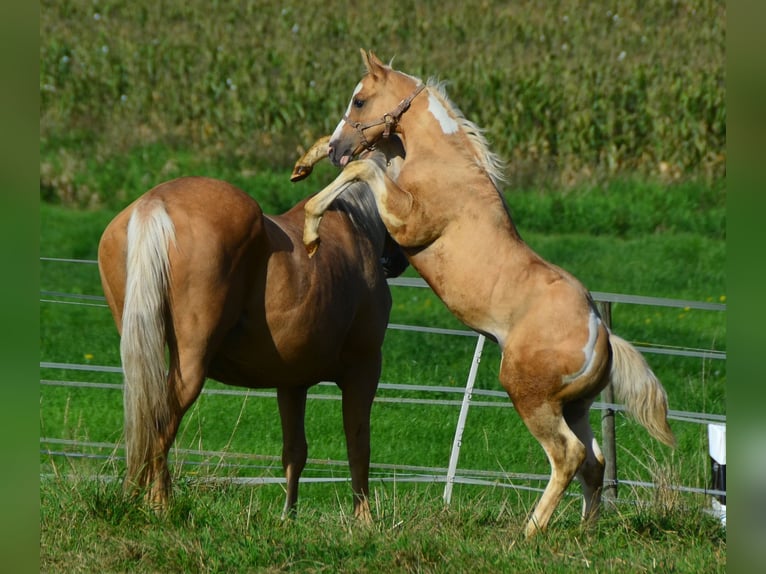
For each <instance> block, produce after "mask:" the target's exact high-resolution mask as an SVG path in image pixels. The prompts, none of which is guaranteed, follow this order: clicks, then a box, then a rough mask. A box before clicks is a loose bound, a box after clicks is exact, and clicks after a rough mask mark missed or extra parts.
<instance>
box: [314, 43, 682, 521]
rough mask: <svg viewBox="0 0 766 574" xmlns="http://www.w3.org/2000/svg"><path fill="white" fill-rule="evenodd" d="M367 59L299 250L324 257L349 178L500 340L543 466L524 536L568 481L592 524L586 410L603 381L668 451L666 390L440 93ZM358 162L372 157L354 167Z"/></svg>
mask: <svg viewBox="0 0 766 574" xmlns="http://www.w3.org/2000/svg"><path fill="white" fill-rule="evenodd" d="M362 59H363V60H364V64H365V66H366V68H367V74H366V75H365V76H364V77H363V78H362V80H361V81H360V82H359V83H358V84H357V86H356V88H355V90H354V92H353V96H352V98H351V102H350V103H349V105H348V109H347V111H346V113H345V115H344V116H343V119H342V120H341V121H340V123H339V124H338V126H337V128H336V129H335V132H334V133H333V134H332V136H331V139H330V143H329V149H327V150H326V151H327V152H328V153H329V156H330V159H331V160H332V162H333V163H334V164H336V165H339V166H342V167H345V169H344V171H343V172H341V174H340V175H339V176H338V178H337V179H336V180H335V181H334V182H333V183H332V184H330V185H329V186H328V187H326V188H325V189H323V190H322V191H321V192H319V194H317V195H316V196H314V197H313V198H312V199H311V200H310V201H309V202H308V203H307V204H306V224H305V228H304V243H305V244H306V247H307V249H308V251H309V252H310V253H313V252H315V251H316V256H319V255H320V254H321V252H322V249H323V246H324V242H323V243H322V247H321V248H319V249H317V247H318V245H319V243H318V242H319V235H318V229H319V223H320V220H321V219H322V214H323V213H324V212H325V209H326V208H327V207H328V206H329V204H330V203H331V202H332V201H333V200H334V199H335V198H336V197H337V196H338V195H340V194H341V193H343V192H344V190H345V189H346V187H347V185H348V184H349V182H355V181H365V182H367V183H368V184H369V185H370V187H371V189H372V191H373V193H374V195H375V200H376V201H377V204H378V211H379V212H380V214H381V217H382V218H383V221H384V223H385V225H386V228H387V229H388V231H389V233H390V234H391V236H392V237H393V239H394V240H395V241H396V242H397V243H398V244H399V245H400V246H401V247H402V249H403V250H404V252H405V254H406V255H407V258H408V259H409V261H410V263H411V264H412V266H413V267H415V269H417V271H418V272H419V273H420V275H421V276H422V277H423V278H424V279H425V280H426V282H428V284H429V285H430V286H431V288H432V289H433V290H434V292H435V293H436V294H437V295H438V296H439V297H440V298H441V300H442V301H443V302H444V303H445V305H446V306H447V307H448V308H449V309H450V311H452V313H453V314H455V315H456V316H457V317H458V318H459V319H460V320H462V321H463V322H464V323H465V324H466V325H468V326H469V327H471V328H473V329H474V330H476V331H478V332H480V333H483V334H485V335H486V336H487V337H488V338H490V339H491V340H494V341H495V342H497V343H498V344H499V345H500V348H501V350H502V362H501V365H500V373H499V379H500V383H501V385H502V386H503V388H504V389H505V390H506V392H507V393H508V395H509V397H510V398H511V400H512V401H513V404H514V406H515V408H516V411H517V412H518V413H519V416H520V417H521V418H522V420H523V421H524V423H525V425H526V426H527V428H528V429H529V431H530V432H531V433H532V435H534V437H535V438H536V439H537V440H538V441H539V442H540V444H541V446H542V447H543V450H544V451H545V453H546V455H547V457H548V460H549V462H550V465H551V477H550V480H549V482H548V485H547V486H546V488H545V491H544V492H543V494H542V496H541V498H540V500H539V501H538V503H537V505H536V506H535V509H534V511H533V513H532V516H531V517H530V520H529V522H528V523H527V526H526V529H525V534H526V535H527V536H531V535H533V534H534V533H536V532H537V531H540V530H544V529H545V528H546V527H547V525H548V522H549V520H550V518H551V515H552V513H553V511H554V509H555V508H556V506H557V505H558V503H559V502H560V500H561V498H562V496H563V494H564V491H565V490H566V488H567V487H568V485H569V484H570V482H571V481H572V479H573V478H574V477H575V476H576V477H577V478H578V479H579V481H580V483H581V484H582V488H583V496H584V503H583V511H582V516H583V519H595V518H596V517H597V515H598V511H599V506H600V502H601V489H602V483H603V476H604V457H603V455H602V453H601V451H600V449H599V447H598V444H597V442H596V440H595V438H594V436H593V432H592V430H591V428H590V423H589V420H588V412H589V409H590V406H591V404H592V403H593V401H594V400H595V398H596V397H597V395H598V394H599V393H600V392H601V390H602V389H603V388H604V387H605V386H606V385H607V383H609V382H610V381H611V383H612V384H613V386H614V390H615V393H616V395H617V397H618V399H619V400H621V401H623V402H624V403H625V404H626V407H627V409H628V411H629V412H631V413H632V414H633V415H634V416H635V417H636V418H637V419H638V421H639V422H640V423H641V424H642V425H644V426H645V427H646V428H647V429H648V431H649V432H650V433H651V434H652V435H653V436H654V437H656V438H657V439H658V440H660V441H662V442H664V443H665V444H668V445H671V446H672V445H673V444H674V443H675V438H674V436H673V433H672V431H671V429H670V427H669V425H668V423H667V408H668V406H667V395H666V393H665V390H664V389H663V387H662V385H661V384H660V382H659V381H658V380H657V378H656V376H655V375H654V373H653V372H652V371H651V369H650V368H649V366H648V365H647V364H646V361H645V360H644V359H643V357H642V355H641V354H640V353H639V352H638V351H637V350H636V349H635V348H634V347H633V346H631V345H630V344H629V343H627V342H626V341H625V340H623V339H621V338H620V337H617V336H616V335H614V334H612V333H610V331H609V329H607V326H606V325H604V323H603V322H602V320H601V318H600V316H599V314H598V312H597V310H596V308H595V306H594V303H593V301H592V299H591V297H590V294H589V293H588V291H587V290H586V289H585V288H584V287H583V286H582V285H581V284H580V282H579V281H578V280H577V279H575V278H574V277H573V276H572V275H570V274H569V273H567V272H566V271H564V270H563V269H560V268H559V267H556V266H555V265H552V264H551V263H548V262H547V261H545V260H543V259H542V258H541V257H540V256H539V255H537V254H536V253H535V252H534V251H532V249H531V248H530V247H529V246H527V245H526V244H525V243H524V241H523V240H522V239H521V237H520V236H519V233H518V232H517V230H516V228H515V226H514V224H513V222H512V220H511V217H510V214H509V212H508V209H507V207H506V205H505V202H504V200H503V197H502V195H501V193H500V191H499V189H498V181H499V179H501V169H500V163H499V161H498V159H497V157H496V156H495V155H494V154H492V153H491V152H490V151H489V149H488V146H487V142H486V140H485V138H484V137H483V135H482V132H481V130H479V129H478V128H477V126H476V125H475V124H473V123H472V122H470V121H468V120H467V119H466V118H465V117H464V116H463V114H462V113H461V112H460V111H459V110H458V109H457V107H456V106H455V105H454V104H452V103H451V102H450V101H449V99H448V98H447V96H446V94H445V92H444V90H443V89H442V87H441V86H440V85H438V84H434V83H433V82H429V83H427V84H424V83H423V82H422V81H421V80H419V79H417V78H414V77H412V76H410V75H407V74H404V73H401V72H398V71H396V70H393V69H392V68H391V67H389V66H387V65H385V64H383V63H382V62H381V61H380V60H379V59H378V58H377V57H375V55H374V54H372V53H369V54H368V53H366V52H364V51H362ZM392 134H396V136H397V137H398V138H400V139H401V141H402V143H403V145H404V150H405V154H404V159H403V161H402V162H401V165H400V166H399V169H398V173H397V177H396V178H395V180H393V179H392V178H390V177H387V175H386V173H385V172H384V171H383V169H382V168H381V163H380V162H379V161H377V160H376V158H375V157H374V153H375V152H374V149H373V148H374V146H375V145H377V143H378V142H380V141H385V139H386V138H388V137H390V136H391V135H392ZM360 153H364V154H368V155H369V154H372V155H373V157H367V158H362V159H359V160H358V161H353V162H351V161H350V160H351V159H352V158H353V157H354V156H356V155H358V154H360ZM323 233H324V228H323Z"/></svg>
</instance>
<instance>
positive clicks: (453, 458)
mask: <svg viewBox="0 0 766 574" xmlns="http://www.w3.org/2000/svg"><path fill="white" fill-rule="evenodd" d="M485 339H486V338H485V337H484V335H479V340H478V341H476V349H475V350H474V352H473V360H472V361H471V369H470V371H469V372H468V380H467V381H466V383H465V392H464V393H463V403H462V404H461V405H460V416H459V417H458V419H457V426H456V427H455V439H454V440H453V441H452V452H451V453H450V457H449V467H448V468H447V483H446V484H445V485H444V504H447V505H449V503H450V500H452V486H453V485H454V484H455V473H456V472H457V461H458V458H459V457H460V445H462V444H463V429H465V420H466V417H468V407H469V406H471V396H472V395H473V384H474V382H475V381H476V373H477V372H478V370H479V363H480V362H481V352H482V351H483V350H484V341H485Z"/></svg>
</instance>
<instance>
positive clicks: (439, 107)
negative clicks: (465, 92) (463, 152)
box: [428, 92, 458, 134]
mask: <svg viewBox="0 0 766 574" xmlns="http://www.w3.org/2000/svg"><path fill="white" fill-rule="evenodd" d="M428 111H429V112H431V115H433V117H435V118H436V120H437V121H438V122H439V125H440V126H441V128H442V131H443V132H444V133H445V134H454V133H455V132H456V131H457V130H458V123H457V121H455V118H453V117H451V116H450V115H449V112H448V111H447V108H445V107H444V104H442V103H441V102H440V101H439V98H437V97H436V96H434V95H433V94H432V93H430V92H429V93H428Z"/></svg>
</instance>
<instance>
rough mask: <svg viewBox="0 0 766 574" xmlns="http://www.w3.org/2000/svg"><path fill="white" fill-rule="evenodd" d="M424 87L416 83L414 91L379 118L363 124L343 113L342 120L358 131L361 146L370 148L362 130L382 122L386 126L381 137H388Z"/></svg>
mask: <svg viewBox="0 0 766 574" xmlns="http://www.w3.org/2000/svg"><path fill="white" fill-rule="evenodd" d="M425 87H426V86H425V84H418V87H417V88H415V91H414V92H412V93H411V94H410V95H409V96H407V97H406V98H404V99H403V100H402V101H401V102H399V105H397V106H396V107H395V108H394V109H393V110H391V111H390V112H388V113H387V114H383V117H382V118H380V119H379V120H373V121H371V122H367V123H364V124H363V123H362V122H352V121H351V120H350V119H349V117H348V114H343V121H345V122H346V123H347V124H348V125H350V126H351V127H352V128H354V129H355V130H356V131H358V132H359V135H360V137H361V138H362V141H361V144H362V146H364V148H365V149H371V148H372V145H371V144H370V142H368V141H367V138H366V137H365V135H364V130H366V129H369V128H372V127H375V126H379V125H381V124H384V125H385V126H386V127H385V128H384V129H383V137H384V138H387V137H389V136H390V135H391V131H392V129H393V128H395V127H396V124H397V123H399V118H400V117H402V114H403V113H404V112H406V111H407V110H408V109H409V107H410V104H411V103H412V100H414V99H415V97H416V96H417V95H418V94H419V93H420V92H422V91H423V89H424V88H425Z"/></svg>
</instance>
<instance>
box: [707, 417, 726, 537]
mask: <svg viewBox="0 0 766 574" xmlns="http://www.w3.org/2000/svg"><path fill="white" fill-rule="evenodd" d="M707 440H708V452H709V453H710V470H711V473H712V484H711V486H712V488H713V490H716V491H719V492H723V494H714V495H713V500H712V505H713V514H715V515H716V516H717V517H718V518H719V519H720V520H721V524H723V525H724V526H726V425H722V424H715V423H710V424H708V425H707Z"/></svg>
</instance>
